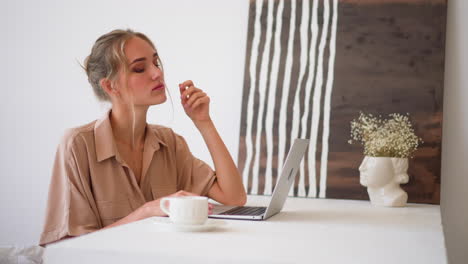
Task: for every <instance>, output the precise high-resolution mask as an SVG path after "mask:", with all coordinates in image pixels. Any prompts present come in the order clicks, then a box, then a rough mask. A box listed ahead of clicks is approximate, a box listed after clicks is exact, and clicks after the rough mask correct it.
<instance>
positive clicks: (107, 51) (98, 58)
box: [82, 29, 156, 101]
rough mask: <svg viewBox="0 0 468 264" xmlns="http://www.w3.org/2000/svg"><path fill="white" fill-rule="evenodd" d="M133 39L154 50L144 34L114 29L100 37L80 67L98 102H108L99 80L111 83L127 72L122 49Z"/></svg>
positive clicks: (107, 96) (125, 59) (108, 99)
mask: <svg viewBox="0 0 468 264" xmlns="http://www.w3.org/2000/svg"><path fill="white" fill-rule="evenodd" d="M133 37H138V38H141V39H143V40H145V41H146V42H148V44H150V45H151V47H152V48H153V49H154V50H156V47H155V46H154V44H153V42H152V41H151V40H150V39H149V38H148V37H147V36H146V35H145V34H143V33H140V32H135V31H133V30H131V29H127V30H122V29H116V30H113V31H111V32H109V33H107V34H104V35H102V36H100V37H99V38H98V39H97V40H96V42H95V43H94V45H93V47H92V49H91V54H89V56H88V57H86V59H85V61H84V66H82V67H83V69H84V70H85V71H86V75H88V82H89V83H90V84H91V86H92V87H93V91H94V93H95V94H96V97H97V98H98V99H99V100H101V101H110V98H109V95H107V93H106V92H105V91H104V90H103V89H102V87H101V85H100V80H101V79H103V78H106V79H108V80H110V81H112V82H113V81H115V80H116V77H117V73H118V72H119V71H120V70H122V71H123V72H124V73H127V72H128V65H127V58H126V57H125V52H124V48H125V44H126V42H127V40H129V39H131V38H133Z"/></svg>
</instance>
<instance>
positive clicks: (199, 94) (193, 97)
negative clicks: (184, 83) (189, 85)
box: [184, 91, 206, 108]
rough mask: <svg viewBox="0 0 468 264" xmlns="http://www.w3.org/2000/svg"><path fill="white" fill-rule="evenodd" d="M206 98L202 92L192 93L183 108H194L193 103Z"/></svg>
mask: <svg viewBox="0 0 468 264" xmlns="http://www.w3.org/2000/svg"><path fill="white" fill-rule="evenodd" d="M204 97H206V93H204V92H201V91H200V92H196V93H193V94H192V95H191V96H190V98H189V99H188V100H187V101H186V102H185V104H184V106H185V107H191V108H195V106H194V105H193V104H194V103H195V102H197V101H199V100H200V99H202V98H204Z"/></svg>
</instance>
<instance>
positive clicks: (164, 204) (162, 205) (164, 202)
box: [159, 197, 171, 215]
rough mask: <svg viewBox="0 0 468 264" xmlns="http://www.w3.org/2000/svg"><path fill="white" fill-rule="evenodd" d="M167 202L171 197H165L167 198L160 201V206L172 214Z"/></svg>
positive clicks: (168, 213) (165, 211)
mask: <svg viewBox="0 0 468 264" xmlns="http://www.w3.org/2000/svg"><path fill="white" fill-rule="evenodd" d="M166 202H169V198H167V197H165V198H162V199H161V201H160V202H159V207H160V208H161V210H162V211H163V212H164V213H166V214H167V215H170V213H171V212H170V211H169V207H167V206H166V204H167V203H166Z"/></svg>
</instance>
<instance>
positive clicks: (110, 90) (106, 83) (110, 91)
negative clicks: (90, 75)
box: [99, 78, 118, 97]
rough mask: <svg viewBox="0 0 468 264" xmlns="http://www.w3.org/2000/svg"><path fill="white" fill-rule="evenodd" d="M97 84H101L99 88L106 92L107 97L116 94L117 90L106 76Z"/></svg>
mask: <svg viewBox="0 0 468 264" xmlns="http://www.w3.org/2000/svg"><path fill="white" fill-rule="evenodd" d="M99 85H101V88H102V89H103V90H104V92H106V93H107V95H109V97H113V96H116V95H117V94H118V91H117V90H116V89H115V87H113V83H112V82H111V81H110V80H109V79H107V78H102V79H101V80H100V81H99Z"/></svg>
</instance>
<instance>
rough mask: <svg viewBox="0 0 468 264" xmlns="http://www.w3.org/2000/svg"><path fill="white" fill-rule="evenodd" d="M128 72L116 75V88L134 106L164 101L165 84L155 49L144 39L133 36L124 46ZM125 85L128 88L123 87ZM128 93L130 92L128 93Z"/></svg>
mask: <svg viewBox="0 0 468 264" xmlns="http://www.w3.org/2000/svg"><path fill="white" fill-rule="evenodd" d="M124 52H125V56H126V57H127V63H128V69H129V72H128V74H127V75H125V73H123V72H122V71H121V72H120V73H119V75H118V81H117V83H118V89H120V91H122V90H124V91H122V94H124V95H123V96H124V97H127V99H130V100H132V99H131V98H132V97H133V100H132V101H133V104H134V105H135V106H149V105H156V104H161V103H164V102H165V101H166V99H167V98H166V84H165V83H164V75H163V72H162V69H161V65H160V61H159V57H158V55H157V54H156V51H155V50H154V49H153V48H152V47H151V45H150V44H149V43H148V42H146V41H145V40H143V39H141V38H138V37H133V38H131V39H129V40H128V41H127V43H126V45H125V48H124ZM125 86H127V88H128V90H126V91H125V89H122V88H124V87H125ZM129 93H132V95H131V94H129Z"/></svg>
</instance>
